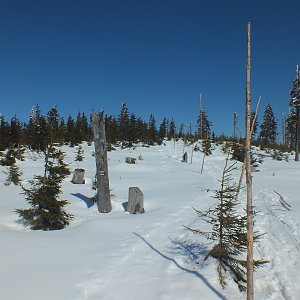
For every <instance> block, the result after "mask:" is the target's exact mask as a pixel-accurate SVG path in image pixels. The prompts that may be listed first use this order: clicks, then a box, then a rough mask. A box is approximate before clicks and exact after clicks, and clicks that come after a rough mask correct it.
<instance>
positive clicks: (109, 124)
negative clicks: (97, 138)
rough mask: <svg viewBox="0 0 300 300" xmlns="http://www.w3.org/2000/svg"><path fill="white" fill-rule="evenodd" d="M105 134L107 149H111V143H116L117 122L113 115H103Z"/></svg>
mask: <svg viewBox="0 0 300 300" xmlns="http://www.w3.org/2000/svg"><path fill="white" fill-rule="evenodd" d="M105 134H106V143H107V145H108V146H107V150H108V151H109V150H111V149H112V148H113V145H114V144H116V142H117V140H118V138H117V134H118V124H117V121H116V119H115V118H114V117H113V116H107V115H106V116H105Z"/></svg>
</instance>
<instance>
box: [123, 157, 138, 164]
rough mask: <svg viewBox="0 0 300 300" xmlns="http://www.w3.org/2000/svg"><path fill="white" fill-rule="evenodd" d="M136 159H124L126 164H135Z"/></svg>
mask: <svg viewBox="0 0 300 300" xmlns="http://www.w3.org/2000/svg"><path fill="white" fill-rule="evenodd" d="M135 161H136V158H133V157H125V162H126V163H127V164H135Z"/></svg>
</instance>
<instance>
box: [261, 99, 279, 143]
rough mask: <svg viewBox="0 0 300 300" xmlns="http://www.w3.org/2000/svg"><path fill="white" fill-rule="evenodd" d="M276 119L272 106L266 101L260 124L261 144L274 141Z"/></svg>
mask: <svg viewBox="0 0 300 300" xmlns="http://www.w3.org/2000/svg"><path fill="white" fill-rule="evenodd" d="M276 137H277V121H276V119H275V116H274V114H273V111H272V108H271V106H270V104H269V103H268V104H267V106H266V109H265V111H264V116H263V122H262V124H261V125H260V134H259V141H260V142H261V143H262V144H263V146H271V145H274V144H275V143H276Z"/></svg>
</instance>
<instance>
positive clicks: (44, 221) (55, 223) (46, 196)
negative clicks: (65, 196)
mask: <svg viewBox="0 0 300 300" xmlns="http://www.w3.org/2000/svg"><path fill="white" fill-rule="evenodd" d="M44 154H45V167H44V175H43V176H40V175H38V176H37V175H36V176H34V179H33V180H31V181H30V184H31V188H25V187H22V188H23V190H24V194H25V195H26V199H27V201H28V202H29V204H30V205H31V208H29V209H17V210H16V212H17V213H18V214H19V216H20V218H21V219H22V220H23V221H24V222H25V224H26V225H28V226H30V227H31V229H33V230H59V229H63V228H64V227H65V226H66V225H68V224H69V221H70V219H72V215H70V214H69V213H67V212H65V211H64V210H63V207H64V206H65V205H67V204H68V201H66V200H59V199H58V196H59V194H60V193H61V184H62V182H63V180H64V178H65V177H66V176H67V175H69V174H70V170H69V168H68V167H67V165H66V164H65V163H64V161H63V159H64V153H63V152H62V151H60V150H57V149H56V148H55V147H54V146H53V145H49V146H48V147H47V148H46V149H45V150H44Z"/></svg>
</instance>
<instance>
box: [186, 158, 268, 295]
mask: <svg viewBox="0 0 300 300" xmlns="http://www.w3.org/2000/svg"><path fill="white" fill-rule="evenodd" d="M235 164H236V163H234V164H233V165H230V166H228V156H227V159H226V163H225V167H224V169H223V172H222V177H221V179H220V180H219V182H220V184H221V187H220V189H218V190H214V193H215V195H214V196H213V198H215V199H218V200H219V201H218V203H217V204H216V205H215V207H214V208H211V209H209V210H207V211H204V212H202V211H199V210H197V209H195V211H196V212H197V214H198V216H199V217H200V218H201V219H202V220H204V221H205V222H206V223H209V224H211V226H212V229H211V231H208V232H206V231H202V230H201V229H198V228H190V227H186V228H187V229H188V230H190V231H192V232H193V233H195V234H200V235H202V236H204V237H205V238H206V239H208V240H211V241H212V242H215V244H214V246H213V247H212V249H211V250H210V251H209V252H208V254H207V255H206V257H205V259H207V258H208V257H213V258H215V259H216V260H217V261H218V266H217V272H218V275H219V282H220V284H221V286H222V287H223V288H224V287H225V285H226V273H227V272H228V273H230V274H231V275H232V277H233V279H234V281H235V282H236V283H237V285H238V287H239V289H240V291H245V288H246V287H245V283H246V282H247V281H246V261H245V260H243V259H241V255H243V254H244V253H245V251H246V249H247V217H246V215H240V214H238V213H237V206H238V202H237V200H236V199H235V194H236V192H237V186H236V184H232V183H231V181H232V178H231V172H232V171H233V170H235ZM257 237H258V236H257ZM263 263H265V261H255V265H256V266H258V265H260V264H263Z"/></svg>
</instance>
